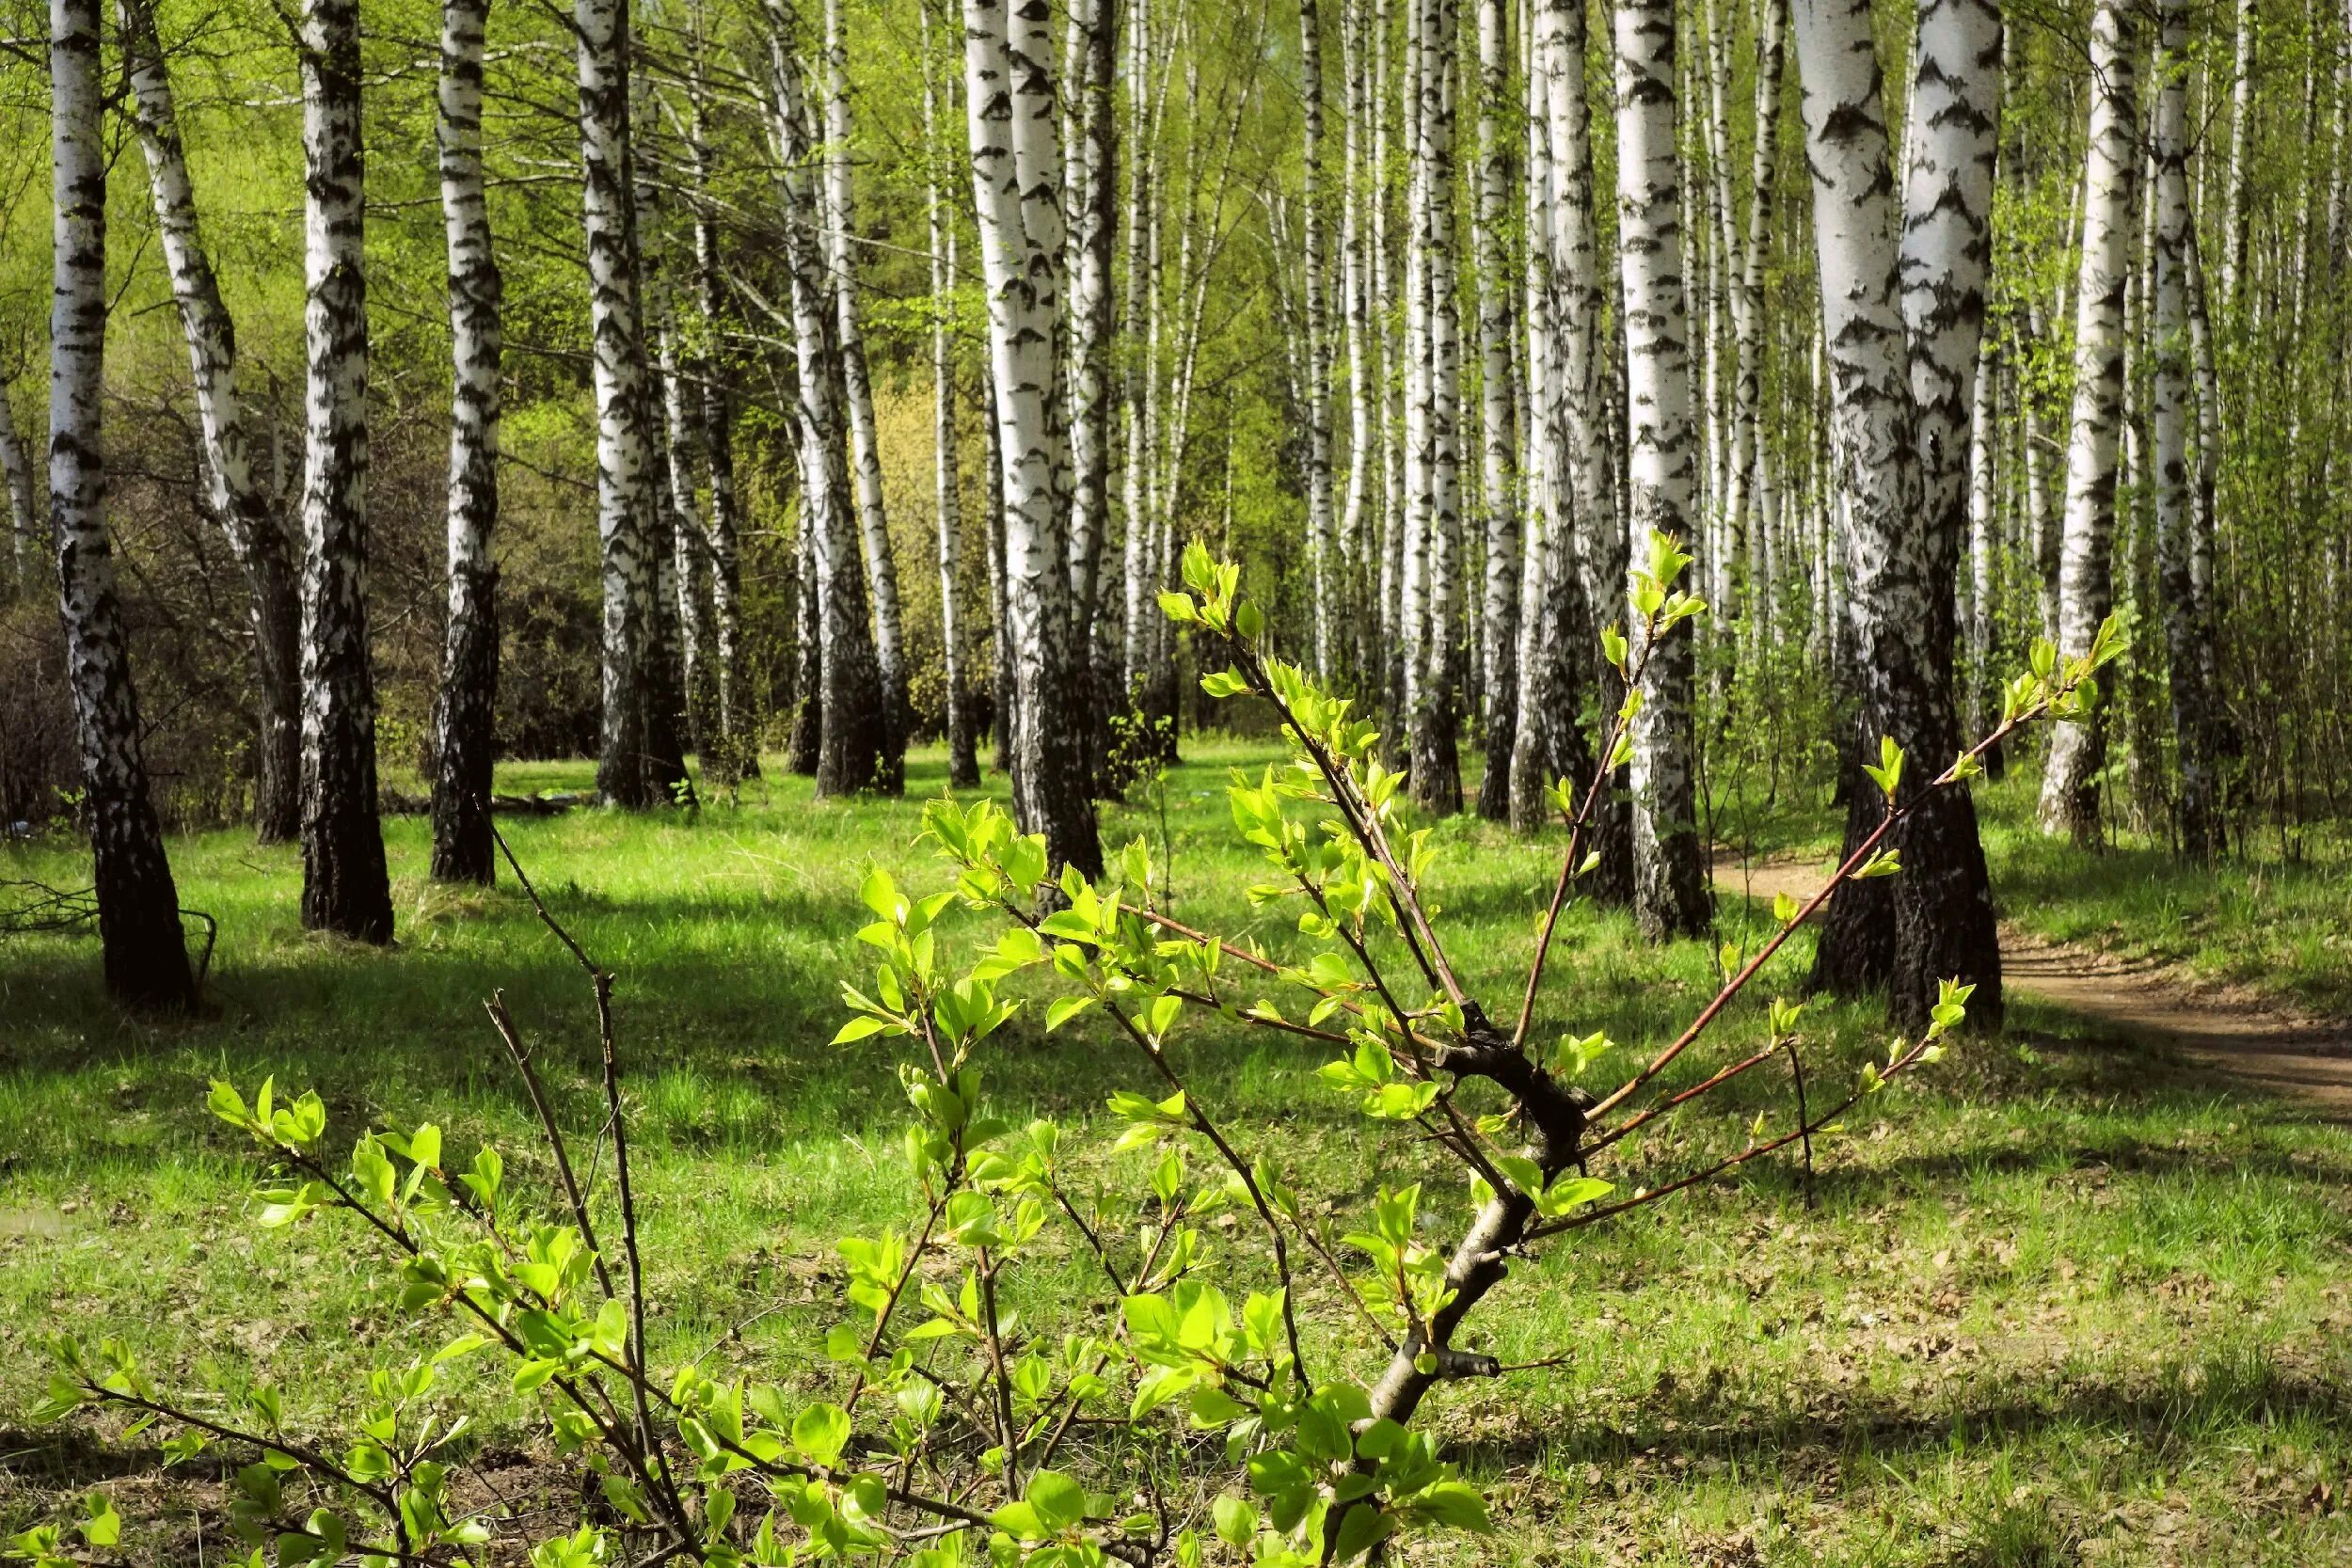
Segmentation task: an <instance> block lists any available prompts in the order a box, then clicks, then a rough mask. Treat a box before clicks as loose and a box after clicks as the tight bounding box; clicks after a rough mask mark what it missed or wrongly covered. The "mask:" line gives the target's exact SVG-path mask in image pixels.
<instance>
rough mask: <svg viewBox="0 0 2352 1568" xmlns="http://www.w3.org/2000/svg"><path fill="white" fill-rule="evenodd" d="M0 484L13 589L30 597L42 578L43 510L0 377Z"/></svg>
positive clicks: (29, 459)
mask: <svg viewBox="0 0 2352 1568" xmlns="http://www.w3.org/2000/svg"><path fill="white" fill-rule="evenodd" d="M0 486H5V487H6V488H7V490H8V554H9V560H10V562H11V564H12V565H13V567H14V571H13V573H12V574H11V577H10V583H9V587H10V590H11V592H13V593H15V594H20V595H23V596H24V597H27V598H29V597H31V595H32V594H33V593H34V591H35V587H36V585H37V584H38V583H39V582H40V565H39V564H38V563H39V562H40V510H39V509H38V508H37V507H36V506H35V505H34V504H33V464H32V459H31V458H30V457H28V456H27V455H26V454H25V451H24V436H22V435H21V434H20V433H19V432H18V430H17V428H16V410H15V409H14V408H12V407H11V406H9V404H8V382H7V381H6V380H4V379H0Z"/></svg>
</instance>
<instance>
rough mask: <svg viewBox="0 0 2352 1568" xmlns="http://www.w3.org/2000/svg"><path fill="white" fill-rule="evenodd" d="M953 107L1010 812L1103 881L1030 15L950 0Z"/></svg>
mask: <svg viewBox="0 0 2352 1568" xmlns="http://www.w3.org/2000/svg"><path fill="white" fill-rule="evenodd" d="M963 14H964V100H965V114H966V120H967V123H968V125H969V128H970V133H971V138H972V194H973V200H974V203H975V205H976V207H977V211H978V216H979V234H980V253H981V262H982V271H983V274H984V276H985V278H986V281H987V289H988V314H989V349H990V364H991V369H992V371H993V381H994V384H995V388H996V402H997V407H996V416H997V420H998V425H999V430H1000V435H1001V442H1002V446H1001V457H1000V461H1001V463H1002V483H1003V484H1004V505H1005V584H1006V599H1007V601H1008V609H1009V613H1010V624H1009V628H1008V631H1009V635H1008V637H1007V641H1008V642H1009V645H1010V651H1011V654H1012V658H1013V684H1014V722H1013V745H1012V754H1013V806H1014V815H1015V816H1016V817H1017V818H1018V819H1019V821H1020V823H1021V826H1022V828H1023V831H1025V832H1040V833H1042V834H1044V835H1045V847H1046V856H1047V860H1048V863H1050V864H1052V865H1055V866H1060V865H1065V864H1067V865H1074V866H1076V867H1077V868H1078V869H1079V870H1080V871H1081V872H1082V873H1084V874H1085V875H1087V876H1089V877H1095V876H1100V875H1101V874H1102V869H1103V849H1102V845H1101V842H1100V840H1099V839H1098V837H1097V836H1096V832H1095V820H1094V800H1093V795H1092V791H1091V789H1090V788H1089V784H1090V780H1089V777H1088V771H1087V768H1086V736H1085V732H1084V728H1083V726H1084V723H1085V714H1084V713H1083V711H1078V712H1073V711H1072V707H1073V705H1072V704H1071V702H1070V697H1071V694H1072V682H1073V673H1074V672H1075V668H1076V659H1077V649H1076V648H1075V646H1074V645H1073V644H1074V641H1075V630H1076V628H1075V627H1074V626H1073V624H1072V621H1073V618H1072V615H1071V613H1070V571H1069V540H1068V538H1067V536H1066V534H1065V532H1064V527H1065V524H1064V518H1065V517H1066V515H1067V499H1068V498H1067V497H1066V496H1063V495H1060V494H1057V484H1058V482H1059V479H1060V476H1061V475H1062V474H1063V473H1064V472H1066V470H1067V455H1066V451H1065V449H1064V448H1063V447H1062V444H1061V437H1060V435H1059V433H1058V432H1057V420H1056V418H1055V410H1056V406H1057V387H1056V385H1055V382H1056V374H1055V372H1056V366H1055V354H1054V345H1055V342H1056V341H1057V334H1058V332H1059V330H1060V323H1059V317H1060V314H1061V301H1060V299H1059V297H1058V294H1057V289H1056V282H1057V279H1056V277H1055V268H1054V266H1053V258H1054V257H1055V255H1056V254H1057V252H1058V250H1059V248H1060V243H1061V238H1062V236H1061V209H1060V204H1059V187H1060V183H1061V153H1060V149H1059V147H1058V146H1057V133H1056V128H1055V123H1054V83H1053V77H1052V73H1051V71H1050V60H1051V54H1050V48H1051V45H1050V40H1049V36H1048V33H1047V29H1046V14H1045V8H1043V7H1042V6H1037V7H1028V6H1024V7H1022V8H1021V9H1020V10H1019V11H1018V12H1015V11H1013V9H1012V7H1011V4H1010V3H1009V0H964V7H963Z"/></svg>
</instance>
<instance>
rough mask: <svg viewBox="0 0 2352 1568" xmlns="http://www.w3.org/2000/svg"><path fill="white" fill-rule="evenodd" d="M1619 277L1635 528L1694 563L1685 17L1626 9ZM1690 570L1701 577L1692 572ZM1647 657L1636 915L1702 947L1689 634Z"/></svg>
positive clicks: (1637, 763) (1630, 0) (1676, 635)
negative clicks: (1681, 57) (1680, 78)
mask: <svg viewBox="0 0 2352 1568" xmlns="http://www.w3.org/2000/svg"><path fill="white" fill-rule="evenodd" d="M1614 23H1615V43H1616V50H1615V55H1616V92H1617V213H1618V241H1617V251H1618V268H1619V273H1620V277H1621V281H1622V285H1623V288H1624V291H1625V294H1624V303H1625V311H1624V322H1625V347H1626V418H1627V436H1628V440H1627V471H1626V479H1627V484H1628V487H1629V493H1628V496H1627V500H1628V503H1629V505H1628V520H1629V525H1630V529H1629V532H1630V535H1631V537H1632V538H1634V539H1637V540H1647V539H1648V538H1649V537H1650V536H1651V535H1652V534H1665V535H1668V536H1669V537H1672V538H1674V539H1675V540H1677V541H1678V542H1679V543H1680V545H1681V546H1682V548H1683V549H1684V550H1685V551H1686V552H1688V553H1691V554H1693V555H1695V554H1697V553H1698V552H1699V547H1700V542H1699V539H1698V536H1697V533H1696V531H1694V529H1693V527H1692V523H1693V520H1694V519H1693V518H1692V499H1693V497H1692V492H1693V488H1694V486H1695V484H1696V483H1697V463H1698V441H1697V432H1696V430H1695V429H1694V428H1693V425H1692V409H1691V395H1692V387H1691V344H1690V328H1689V316H1688V311H1687V309H1685V301H1684V293H1683V272H1682V217H1681V200H1682V198H1681V191H1680V180H1681V167H1680V159H1679V157H1678V156H1677V142H1676V136H1675V8H1674V6H1673V4H1672V3H1671V0H1617V3H1616V6H1615V11H1614ZM1692 570H1693V571H1698V570H1703V567H1702V566H1700V565H1699V564H1698V563H1694V564H1693V567H1692ZM1629 629H1630V631H1631V633H1632V635H1633V639H1634V647H1633V649H1632V656H1633V657H1635V658H1642V657H1646V658H1647V660H1648V663H1647V668H1646V669H1645V672H1644V674H1643V677H1642V697H1643V702H1642V708H1641V711H1640V713H1638V714H1637V715H1635V718H1634V723H1633V872H1634V882H1633V910H1634V915H1635V918H1636V919H1637V920H1638V921H1639V923H1640V925H1641V927H1642V929H1643V931H1644V932H1645V933H1646V934H1647V935H1648V936H1650V937H1651V938H1653V939H1657V938H1661V937H1666V936H1695V935H1697V934H1698V933H1699V932H1701V931H1704V930H1706V929H1707V927H1708V918H1709V915H1710V912H1711V906H1710V903H1709V900H1708V888H1707V855H1706V847H1705V846H1703V845H1702V844H1701V843H1700V842H1699V832H1698V800H1697V789H1696V784H1695V782H1694V779H1693V776H1692V760H1693V759H1692V744H1693V743H1692V713H1691V700H1692V690H1691V687H1692V631H1691V624H1690V623H1689V622H1687V621H1686V622H1684V623H1683V624H1682V625H1681V626H1678V627H1676V628H1674V629H1672V630H1670V631H1668V632H1667V633H1666V634H1665V635H1664V636H1663V637H1662V638H1661V639H1660V640H1659V645H1658V647H1657V648H1656V649H1655V650H1646V649H1645V648H1644V646H1643V645H1642V643H1643V641H1644V639H1643V634H1642V628H1641V626H1638V625H1634V626H1631V627H1630V628H1629Z"/></svg>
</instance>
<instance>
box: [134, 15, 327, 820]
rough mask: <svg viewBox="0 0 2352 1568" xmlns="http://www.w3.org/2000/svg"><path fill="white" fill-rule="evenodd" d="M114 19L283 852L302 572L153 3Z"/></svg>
mask: <svg viewBox="0 0 2352 1568" xmlns="http://www.w3.org/2000/svg"><path fill="white" fill-rule="evenodd" d="M117 14H118V16H119V18H120V21H121V36H122V48H123V66H124V71H125V74H126V75H127V77H128V78H129V83H130V87H131V108H132V119H133V122H134V123H135V125H136V127H137V129H138V135H139V146H140V149H141V150H142V152H143V153H144V154H145V156H146V162H147V173H148V189H149V194H150V197H151V200H152V202H153V206H154V210H155V230H156V236H157V238H158V240H159V241H160V242H161V245H162V249H163V253H164V268H165V271H166V273H167V275H168V276H169V277H170V279H171V293H172V299H173V302H174V304H175V305H176V306H177V307H178V309H179V313H180V325H181V331H182V334H183V336H184V337H185V338H186V340H187V344H188V362H189V369H190V372H191V379H192V380H193V382H194V384H195V387H196V404H197V419H198V422H199V427H200V429H201V432H202V436H203V440H204V467H205V472H206V477H207V478H208V480H209V481H210V484H211V495H210V496H209V498H208V499H209V501H210V503H211V507H212V512H213V515H214V518H215V521H216V522H217V523H218V524H219V525H220V528H221V531H222V532H223V533H224V534H225V535H226V536H227V538H228V541H229V550H230V555H231V556H232V557H233V558H234V559H235V561H236V562H237V566H238V570H239V571H240V572H242V573H243V574H244V577H245V579H246V592H247V594H249V595H250V604H249V606H248V610H247V613H248V620H249V624H250V625H251V626H252V629H253V675H254V694H255V698H256V702H257V705H258V709H259V711H258V714H257V718H258V719H259V726H258V728H259V734H258V736H257V737H256V738H257V744H256V746H255V767H254V781H253V826H254V836H255V837H256V838H258V839H260V840H261V842H262V843H264V844H282V843H286V842H289V841H291V840H293V839H294V837H296V836H297V835H298V834H299V833H300V832H301V826H302V658H301V649H300V640H301V623H302V610H301V599H300V593H299V589H300V582H299V576H300V569H299V566H298V564H297V562H296V559H295V554H296V552H295V549H294V543H293V541H292V540H291V539H289V537H288V535H287V530H286V523H285V519H284V517H283V516H282V515H280V512H279V509H278V504H277V501H276V499H275V498H274V497H273V496H272V495H271V494H270V493H269V490H268V488H267V487H266V485H265V484H264V483H262V478H261V476H260V475H259V474H257V473H256V472H255V470H254V462H253V451H252V443H251V438H250V436H249V435H248V434H247V432H246V422H245V410H244V407H243V405H242V404H240V403H239V401H238V396H237V346H236V329H235V325H234V323H233V321H232V320H231V318H230V314H229V309H228V307H227V306H226V305H224V304H223V303H222V301H221V296H220V285H219V282H218V280H217V279H216V278H215V276H214V273H213V264H212V257H211V255H210V253H209V252H207V251H206V249H205V248H204V242H203V235H202V232H201V230H200V229H199V225H198V222H197V210H196V187H195V185H194V183H193V182H191V181H190V180H189V178H188V166H187V152H186V150H185V148H184V146H183V143H182V140H181V135H180V122H179V115H178V113H177V110H176V108H175V106H174V103H173V100H172V93H171V80H170V77H169V75H168V73H167V71H166V69H165V65H164V55H163V48H162V44H161V41H160V40H159V39H158V37H157V35H156V31H155V19H154V14H153V11H152V9H151V6H150V4H149V0H125V3H123V4H121V5H119V8H118V11H117Z"/></svg>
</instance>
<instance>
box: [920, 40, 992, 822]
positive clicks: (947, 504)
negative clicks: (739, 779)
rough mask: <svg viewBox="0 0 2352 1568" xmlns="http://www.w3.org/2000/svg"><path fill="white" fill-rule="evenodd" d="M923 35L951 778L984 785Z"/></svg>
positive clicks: (945, 212)
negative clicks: (968, 647) (968, 653)
mask: <svg viewBox="0 0 2352 1568" xmlns="http://www.w3.org/2000/svg"><path fill="white" fill-rule="evenodd" d="M920 15H921V18H922V40H923V145H924V148H925V149H926V150H927V151H928V152H929V153H930V158H929V160H928V167H929V169H930V174H929V177H928V178H927V180H926V181H925V182H924V193H923V194H924V215H925V217H926V219H927V220H928V223H929V226H930V263H931V298H930V309H931V504H932V509H933V514H934V516H933V522H934V524H935V525H936V532H937V535H938V542H939V543H938V548H939V643H940V661H941V665H942V672H941V673H942V674H943V676H944V677H945V679H946V688H947V698H946V701H947V782H948V783H949V784H952V785H954V786H955V787H957V788H959V789H972V788H977V786H978V784H979V782H980V764H979V753H978V751H977V746H976V744H975V740H974V736H973V733H972V699H971V693H970V692H968V691H966V690H965V689H964V684H965V682H966V681H967V680H969V679H970V675H971V672H970V670H969V669H968V668H967V667H966V664H965V661H964V650H963V637H964V625H963V613H962V588H961V577H960V572H959V567H960V566H961V562H962V560H963V539H962V532H963V514H962V498H961V494H960V492H961V487H962V480H961V474H960V473H959V471H958V464H957V462H956V379H955V369H956V364H955V332H954V323H953V309H954V298H955V289H956V225H955V212H954V209H953V207H952V206H951V205H950V203H949V198H948V194H947V188H946V183H945V182H944V181H943V179H942V176H941V169H942V166H943V157H942V152H941V141H940V137H941V135H942V134H943V133H942V129H941V127H942V123H943V122H942V119H941V107H940V100H941V97H942V91H941V86H942V84H941V80H940V71H939V60H938V56H937V54H936V53H935V51H934V49H933V46H932V42H931V8H930V5H929V4H928V3H926V4H924V5H923V6H922V7H921V8H920Z"/></svg>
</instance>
